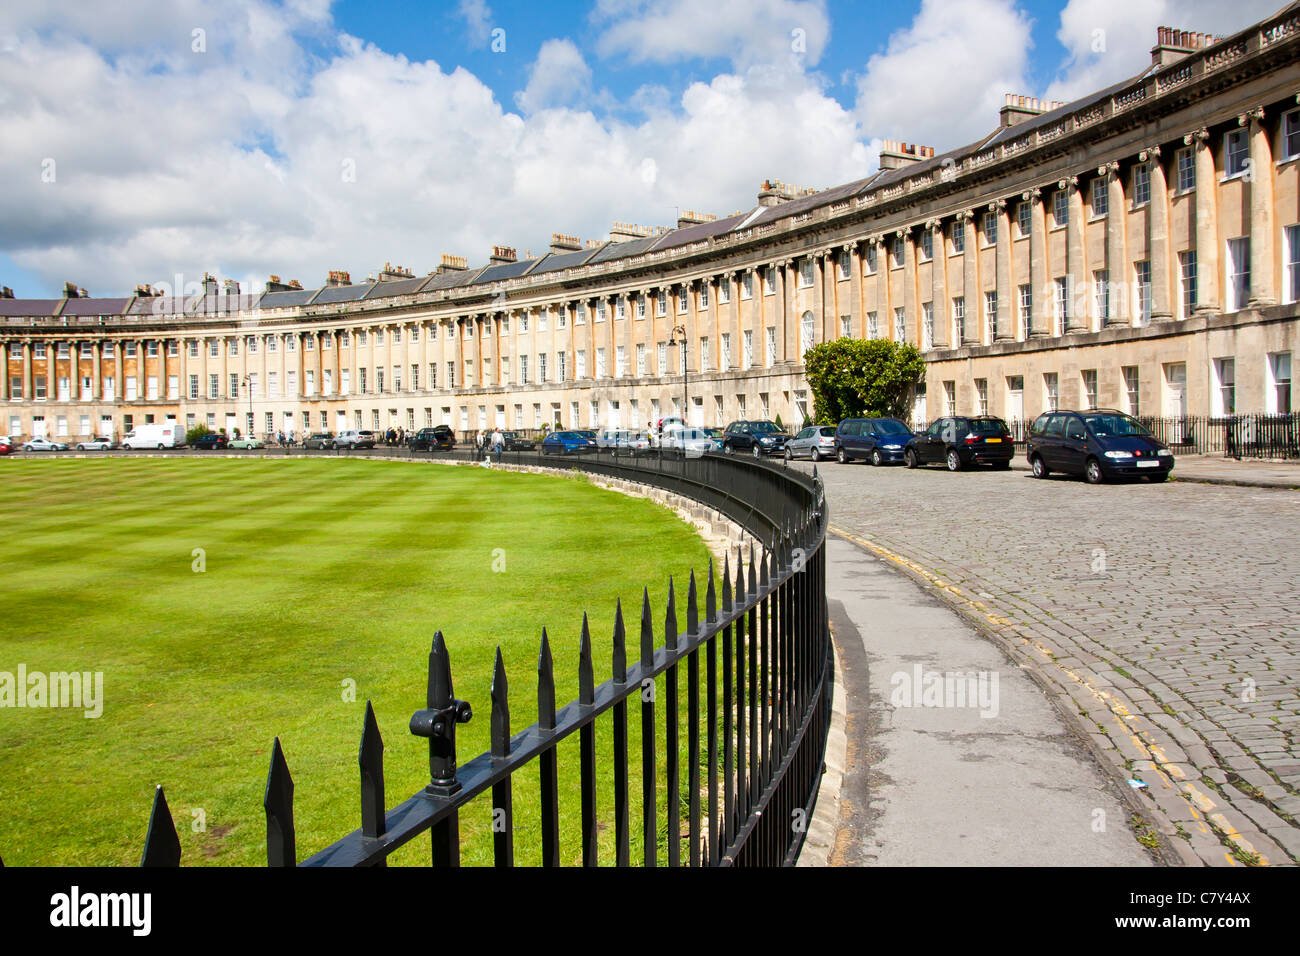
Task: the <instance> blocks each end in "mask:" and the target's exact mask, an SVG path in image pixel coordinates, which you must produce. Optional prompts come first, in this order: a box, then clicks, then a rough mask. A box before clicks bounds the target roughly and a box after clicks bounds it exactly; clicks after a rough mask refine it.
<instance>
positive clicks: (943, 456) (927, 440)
mask: <svg viewBox="0 0 1300 956" xmlns="http://www.w3.org/2000/svg"><path fill="white" fill-rule="evenodd" d="M1015 451H1016V445H1015V442H1014V441H1012V439H1011V432H1010V430H1008V428H1007V423H1006V422H1004V421H1003V420H1002V419H1000V418H994V417H992V416H990V415H981V416H978V417H971V418H965V417H960V416H954V417H950V418H940V419H939V420H938V421H936V422H935V423H934V424H933V425H931V426H930V427H929V428H927V429H926V430H925V431H923V432H922V433H921V434H919V435H914V436H913V437H912V439H911V440H910V441H909V442H908V443H907V447H906V448H905V449H904V450H903V463H904V464H906V465H907V467H908V468H915V467H917V466H918V465H929V464H932V463H942V464H944V465H947V466H948V470H949V471H961V470H962V469H963V468H967V467H969V466H971V465H992V466H993V467H994V468H1010V467H1011V459H1012V457H1013V456H1014V455H1015Z"/></svg>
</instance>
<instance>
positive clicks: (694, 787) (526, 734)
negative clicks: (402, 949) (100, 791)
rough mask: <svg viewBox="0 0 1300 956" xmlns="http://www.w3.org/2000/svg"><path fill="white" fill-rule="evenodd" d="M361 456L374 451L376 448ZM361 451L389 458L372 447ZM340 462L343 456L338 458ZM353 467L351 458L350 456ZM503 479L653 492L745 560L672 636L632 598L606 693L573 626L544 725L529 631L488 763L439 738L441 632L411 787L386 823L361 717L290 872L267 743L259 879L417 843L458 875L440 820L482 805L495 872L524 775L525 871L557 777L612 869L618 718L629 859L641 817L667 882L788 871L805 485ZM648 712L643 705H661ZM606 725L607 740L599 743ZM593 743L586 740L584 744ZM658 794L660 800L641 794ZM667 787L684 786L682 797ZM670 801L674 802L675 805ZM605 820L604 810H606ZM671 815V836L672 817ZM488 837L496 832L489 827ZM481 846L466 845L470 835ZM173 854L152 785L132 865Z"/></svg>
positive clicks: (165, 860) (500, 670)
mask: <svg viewBox="0 0 1300 956" xmlns="http://www.w3.org/2000/svg"><path fill="white" fill-rule="evenodd" d="M377 451H378V450H377ZM380 453H381V454H384V455H385V456H388V455H391V454H392V452H391V450H388V449H384V450H383V451H382V452H380ZM344 454H348V453H346V452H345V453H344ZM354 454H360V455H364V454H366V452H357V453H354ZM408 454H410V455H411V457H416V458H437V457H451V458H460V459H466V458H473V457H475V455H476V452H475V451H474V450H472V449H466V448H459V449H454V450H452V451H450V452H447V451H443V452H437V451H434V452H419V453H408ZM501 460H503V461H504V462H506V463H516V464H520V465H549V466H555V465H562V466H563V467H570V468H576V469H578V470H580V471H584V472H591V473H598V474H603V475H607V476H610V477H614V478H621V479H626V480H629V481H635V482H640V483H642V484H646V485H652V486H655V487H659V488H663V489H666V490H668V491H670V492H673V493H675V494H678V495H682V496H684V497H687V498H690V499H693V500H695V501H698V502H701V503H703V504H705V505H707V506H709V507H711V508H713V509H716V510H717V511H720V512H722V513H723V514H725V515H726V516H727V517H729V518H730V519H731V520H733V521H734V522H736V523H737V524H739V525H740V526H741V527H742V528H743V529H744V530H745V532H746V533H747V534H748V535H750V536H751V537H752V538H754V539H755V540H756V541H758V542H760V547H759V548H758V549H757V551H756V550H755V548H754V546H753V545H751V546H750V548H749V550H748V554H744V553H740V554H738V555H737V558H736V564H735V567H734V570H733V569H732V566H731V557H730V555H728V556H727V558H726V559H725V560H724V563H723V568H722V573H721V577H720V580H719V579H715V569H714V568H713V565H712V562H710V566H709V569H708V571H707V574H706V575H705V578H704V581H703V584H701V583H700V582H699V581H697V579H696V576H695V574H694V572H692V574H691V578H690V583H689V587H688V590H687V595H686V600H685V608H684V612H685V613H684V621H683V620H682V617H681V615H680V613H679V604H678V598H677V594H676V592H675V590H674V588H673V587H672V585H671V583H670V586H669V593H668V602H667V608H666V611H665V613H664V617H663V629H662V632H661V631H660V630H659V629H658V628H656V626H655V615H654V613H653V611H652V609H651V606H650V600H649V595H648V591H643V597H642V606H641V609H640V614H639V621H638V622H637V625H638V626H637V630H635V631H634V634H635V635H636V638H635V639H636V644H634V645H633V647H632V649H631V650H632V654H633V655H634V658H633V659H632V660H629V656H628V654H629V648H628V643H627V637H628V636H627V632H626V628H625V625H624V617H623V609H622V607H621V605H620V606H619V607H618V609H617V612H616V616H615V625H614V632H613V652H612V660H611V662H610V677H609V679H607V680H605V681H604V682H602V683H600V684H597V683H596V678H595V676H594V675H595V671H596V662H595V661H594V660H593V657H592V651H591V636H590V633H589V631H588V627H587V620H586V616H585V615H584V618H583V625H582V632H581V641H580V646H579V653H578V663H577V670H578V687H579V691H578V697H577V699H576V700H573V701H571V702H570V703H568V704H567V705H565V706H563V707H561V708H558V709H557V707H556V701H555V678H554V669H555V662H554V658H553V656H552V652H551V646H550V641H549V638H548V636H547V632H546V629H545V628H543V629H542V638H541V648H540V652H539V657H538V672H537V714H538V718H537V722H536V723H534V724H533V725H532V726H530V727H528V728H527V729H525V730H523V731H520V732H518V733H512V732H511V718H512V713H511V711H512V702H511V697H510V691H509V684H508V681H507V676H506V672H505V668H504V666H503V664H502V660H501V654H500V650H499V649H498V651H497V658H496V666H495V670H494V673H493V681H492V691H491V704H490V708H489V711H490V716H489V720H490V721H491V749H490V750H489V751H488V752H486V753H483V754H480V755H478V756H477V757H474V758H473V759H472V760H470V761H469V762H468V763H466V764H463V765H458V763H457V753H456V726H457V724H460V723H464V722H466V721H469V720H471V719H472V718H473V717H474V714H473V710H472V708H471V706H470V704H469V703H467V702H465V701H462V700H458V699H457V698H456V696H455V693H454V691H453V686H452V667H451V660H450V652H449V650H448V643H449V642H448V641H447V640H446V639H444V636H443V634H442V632H441V631H439V632H438V633H436V634H435V635H434V637H433V642H432V649H431V650H430V653H429V671H428V690H427V694H426V700H425V703H426V706H425V707H424V708H423V709H421V710H419V711H417V712H416V713H415V714H414V716H412V717H411V719H410V730H411V732H412V733H413V734H416V735H418V736H421V737H426V738H427V739H428V741H429V776H430V781H429V784H428V786H426V787H425V788H424V789H423V790H421V791H420V792H419V793H416V794H414V795H412V796H411V797H409V798H408V799H406V800H405V801H403V802H402V803H400V804H398V805H397V806H396V807H393V808H392V809H386V806H387V805H386V802H385V793H384V766H383V743H382V741H381V739H380V734H379V728H378V723H377V721H376V719H375V714H374V711H373V709H372V708H371V707H370V704H369V702H367V705H366V715H365V723H364V727H363V729H362V735H361V747H360V753H359V770H360V804H361V815H360V822H361V826H360V827H359V828H358V829H357V830H355V831H354V832H353V833H351V834H349V835H348V836H346V837H344V838H343V839H341V840H339V841H337V842H336V843H334V844H332V845H330V846H328V847H325V848H324V849H322V850H319V851H317V852H316V853H314V854H312V855H311V856H309V857H308V858H307V859H305V860H303V861H301V863H300V861H299V859H298V856H299V854H298V850H297V846H296V840H295V829H294V820H293V790H294V784H293V780H292V778H291V776H290V772H289V765H288V761H287V759H286V756H285V754H284V751H283V750H282V748H281V746H280V741H279V738H276V740H275V744H274V746H273V748H272V755H271V767H270V772H269V774H268V776H267V783H266V797H265V801H264V804H265V811H266V826H267V861H268V863H269V864H270V865H271V866H294V865H304V866H383V865H385V864H386V861H387V859H388V856H389V855H390V854H391V853H393V852H394V851H395V850H397V849H398V848H399V847H402V846H404V845H405V844H407V843H409V842H411V841H412V840H415V839H417V838H419V837H421V836H423V834H425V833H426V832H427V833H428V834H429V841H430V859H431V862H432V863H433V864H434V865H435V866H454V865H457V864H458V863H459V862H460V859H461V852H460V827H459V814H460V811H461V810H462V809H463V808H464V807H465V806H466V804H468V803H469V802H470V801H471V800H475V799H477V798H482V799H487V800H490V801H491V805H492V809H493V820H494V825H493V827H492V847H493V851H492V852H493V859H494V860H495V862H496V865H498V866H511V865H513V864H514V863H515V855H514V829H515V828H514V822H513V821H514V800H515V797H516V793H515V787H514V782H513V781H514V778H515V776H516V775H517V774H519V773H520V771H522V770H524V769H525V768H528V769H529V771H530V775H531V771H532V768H533V765H535V766H536V768H537V772H538V773H537V776H538V780H539V783H540V788H539V792H538V793H537V794H536V795H535V799H536V801H537V805H538V807H539V811H540V813H539V817H540V820H541V862H542V864H543V865H547V866H556V865H559V863H560V860H561V847H560V830H559V817H560V814H559V806H558V799H559V798H558V794H559V777H560V775H561V774H573V773H577V774H578V777H579V790H580V793H581V859H582V862H583V863H584V865H595V864H596V862H597V850H596V847H597V843H596V840H597V814H596V807H597V803H598V801H611V802H612V805H613V808H614V814H613V820H614V830H615V833H614V844H615V852H614V858H615V861H616V863H617V865H620V866H626V865H629V864H630V863H631V862H632V860H631V848H632V840H631V827H632V824H633V821H632V819H631V817H632V812H631V801H630V799H629V792H628V791H629V780H630V774H629V766H630V763H631V761H633V760H634V759H635V758H634V757H633V755H632V754H630V753H629V746H628V738H629V733H628V729H629V722H630V720H631V717H630V711H632V709H633V708H635V707H636V706H637V705H639V709H640V731H641V757H640V760H641V789H642V796H641V801H640V808H641V817H642V819H641V821H640V823H641V827H642V839H641V843H642V859H641V861H639V862H641V863H644V865H646V866H654V865H656V863H657V862H658V861H659V859H660V853H659V840H660V836H659V834H660V829H659V824H658V821H659V813H660V809H661V808H662V811H663V813H664V817H665V819H666V823H667V827H666V834H667V836H666V838H665V843H666V846H665V847H664V850H665V854H666V860H667V862H668V864H669V865H670V866H678V865H683V864H685V865H689V866H700V865H714V866H717V865H724V866H729V865H781V864H789V863H793V862H794V860H795V859H796V857H797V856H798V853H799V850H800V848H801V846H802V844H803V836H804V832H805V828H806V824H807V821H808V819H809V818H810V815H811V813H812V808H813V803H814V801H815V799H816V794H817V789H818V786H819V783H820V779H821V773H822V769H823V764H822V759H823V754H824V751H825V745H826V737H827V732H828V730H829V726H830V705H831V699H830V681H831V675H832V658H831V644H830V637H829V629H828V626H827V616H826V596H825V595H826V577H825V552H824V543H825V535H826V527H827V512H826V504H825V497H824V494H823V490H822V483H821V479H820V477H819V476H818V475H817V474H816V471H815V470H814V472H813V473H812V474H811V475H809V474H807V473H804V472H801V471H797V470H794V469H785V468H784V467H781V466H778V465H775V464H769V463H767V462H751V461H747V460H737V459H733V458H730V457H724V456H720V455H718V456H715V455H707V456H704V457H702V458H681V457H668V456H663V455H659V454H655V455H652V456H645V457H640V458H632V457H616V456H613V455H612V454H609V453H604V454H591V455H578V456H573V457H571V458H567V457H566V458H565V459H563V460H562V461H560V460H557V459H555V458H549V457H544V456H541V455H538V454H535V453H529V452H509V453H505V454H504V455H502V456H501ZM682 667H684V668H685V670H686V675H685V676H686V680H685V684H684V689H685V696H686V702H685V703H686V711H687V714H686V721H685V725H686V726H685V743H686V768H685V775H686V780H685V781H683V780H682V774H683V768H682V767H681V766H680V761H681V757H680V748H681V744H682V726H681V724H682V721H681V713H680V710H681V701H680V699H679V697H680V692H681V686H682V685H681V681H680V679H679V676H680V675H679V668H682ZM661 699H662V704H661ZM660 706H662V707H663V714H662V717H663V732H664V734H665V738H664V740H663V741H662V742H661V741H659V740H658V739H657V737H656V708H658V707H660ZM605 727H608V729H607V730H606V729H604V728H605ZM598 728H600V729H598ZM575 733H576V734H577V735H578V738H579V759H578V761H577V766H576V767H568V766H566V767H561V766H560V764H559V757H558V750H557V747H558V745H559V744H560V742H561V741H563V740H564V739H565V738H567V737H569V736H570V735H573V734H575ZM597 733H602V734H603V733H609V734H610V735H611V737H612V743H613V763H614V766H613V786H612V793H609V794H606V793H599V792H598V790H597V766H596V743H595V742H596V735H597ZM661 779H662V780H663V781H664V783H665V784H666V786H665V796H664V798H663V799H662V800H661V799H659V797H658V796H657V793H658V791H657V784H658V782H659V781H660V780H661ZM683 783H684V784H685V786H683ZM683 794H684V796H682V795H683ZM607 806H608V804H607ZM683 812H685V816H686V820H685V826H686V830H685V833H686V838H685V839H684V840H682V839H679V838H678V837H677V835H678V834H680V833H682V832H683V831H682V820H681V815H682V813H683ZM498 824H499V825H498ZM484 839H486V837H484ZM180 856H181V848H180V843H179V840H178V838H177V835H176V829H175V826H174V824H173V821H172V817H171V813H170V811H169V809H168V807H167V801H166V797H165V795H164V793H163V789H162V787H159V788H158V790H157V793H156V795H155V800H154V807H153V812H152V815H151V818H150V822H149V829H148V832H147V836H146V840H145V850H144V857H143V860H142V862H143V864H144V865H146V866H154V865H157V866H169V865H170V866H175V865H179V863H180Z"/></svg>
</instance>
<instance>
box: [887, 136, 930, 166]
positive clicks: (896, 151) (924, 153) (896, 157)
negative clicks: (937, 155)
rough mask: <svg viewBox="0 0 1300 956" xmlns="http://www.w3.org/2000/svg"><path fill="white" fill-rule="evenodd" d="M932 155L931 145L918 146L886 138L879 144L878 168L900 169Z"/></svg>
mask: <svg viewBox="0 0 1300 956" xmlns="http://www.w3.org/2000/svg"><path fill="white" fill-rule="evenodd" d="M933 156H934V147H933V146H918V145H917V144H916V143H904V142H900V141H899V140H896V139H887V140H885V141H884V142H883V143H881V145H880V168H881V169H902V168H903V167H904V166H911V165H913V164H915V163H919V162H922V161H924V160H927V159H930V158H931V157H933Z"/></svg>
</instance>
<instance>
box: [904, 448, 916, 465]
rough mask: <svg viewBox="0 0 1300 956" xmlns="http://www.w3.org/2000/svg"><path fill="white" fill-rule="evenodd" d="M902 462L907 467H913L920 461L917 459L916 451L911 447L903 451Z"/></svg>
mask: <svg viewBox="0 0 1300 956" xmlns="http://www.w3.org/2000/svg"><path fill="white" fill-rule="evenodd" d="M903 464H904V465H906V466H907V467H908V468H915V467H916V466H917V465H919V464H920V461H918V460H917V458H916V452H915V451H913V450H912V449H911V448H909V449H908V450H907V451H905V452H903Z"/></svg>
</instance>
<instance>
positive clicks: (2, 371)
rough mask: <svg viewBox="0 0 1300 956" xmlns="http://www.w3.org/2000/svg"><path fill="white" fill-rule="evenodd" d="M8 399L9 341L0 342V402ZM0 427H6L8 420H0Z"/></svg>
mask: <svg viewBox="0 0 1300 956" xmlns="http://www.w3.org/2000/svg"><path fill="white" fill-rule="evenodd" d="M8 401H9V343H8V342H0V402H8ZM0 427H4V428H6V429H7V428H8V427H9V422H8V421H4V422H0Z"/></svg>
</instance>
